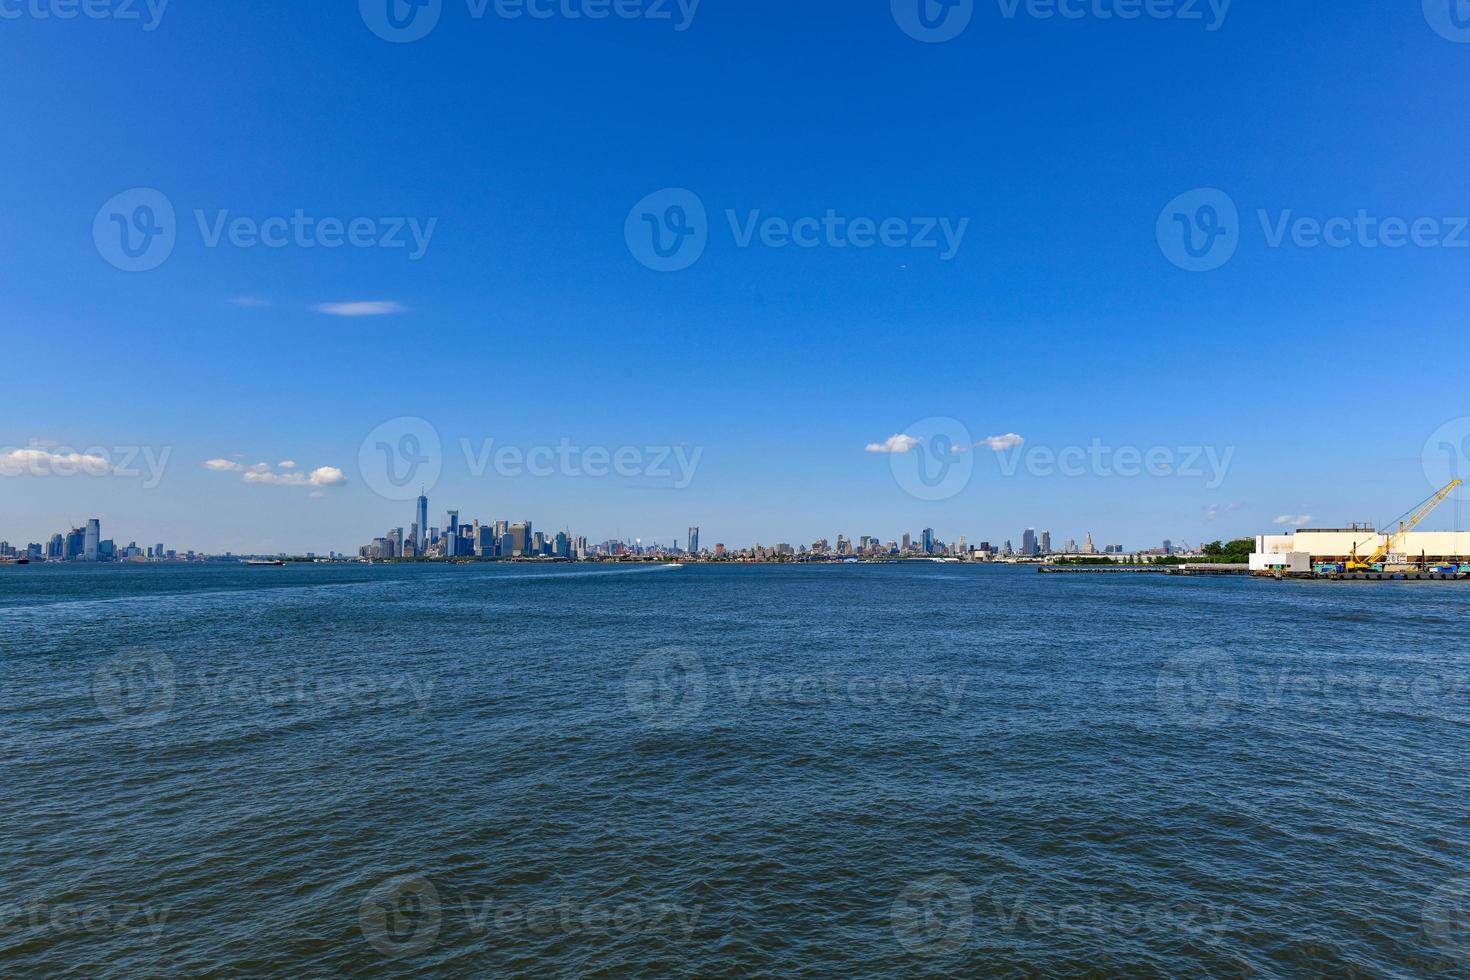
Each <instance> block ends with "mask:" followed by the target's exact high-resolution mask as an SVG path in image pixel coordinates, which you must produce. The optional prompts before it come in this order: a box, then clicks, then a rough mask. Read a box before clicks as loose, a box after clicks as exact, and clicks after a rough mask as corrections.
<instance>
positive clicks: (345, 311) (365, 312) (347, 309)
mask: <svg viewBox="0 0 1470 980" xmlns="http://www.w3.org/2000/svg"><path fill="white" fill-rule="evenodd" d="M312 309H314V310H316V311H317V312H318V313H326V314H328V315H330V316H387V315H389V314H391V313H403V312H406V310H405V308H404V306H403V304H401V303H395V302H393V301H392V300H360V301H358V302H354V303H318V304H317V305H316V306H313V307H312Z"/></svg>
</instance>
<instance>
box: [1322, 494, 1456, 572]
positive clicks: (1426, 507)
mask: <svg viewBox="0 0 1470 980" xmlns="http://www.w3.org/2000/svg"><path fill="white" fill-rule="evenodd" d="M1460 484H1461V481H1460V480H1451V481H1450V483H1449V486H1447V487H1445V488H1444V489H1443V490H1440V491H1439V492H1437V493H1435V494H1434V495H1433V496H1432V497H1430V498H1429V499H1428V500H1426V501H1424V503H1422V504H1420V505H1419V506H1418V507H1417V508H1416V509H1415V510H1414V511H1413V512H1412V513H1411V514H1408V515H1407V516H1406V517H1405V518H1404V519H1403V520H1401V521H1399V526H1398V529H1397V530H1391V531H1390V530H1385V531H1380V532H1379V533H1380V534H1382V535H1383V543H1382V544H1380V545H1379V546H1378V548H1377V550H1375V551H1374V552H1373V554H1372V555H1370V556H1369V557H1368V558H1366V559H1359V558H1358V549H1357V546H1356V545H1354V546H1353V558H1352V561H1350V562H1349V563H1348V568H1349V570H1352V571H1358V570H1361V569H1365V568H1370V567H1372V566H1373V565H1376V564H1378V563H1379V562H1381V561H1383V560H1384V559H1385V558H1387V557H1388V556H1389V555H1391V554H1393V553H1394V551H1395V550H1397V548H1398V546H1399V542H1401V541H1402V540H1403V539H1404V536H1405V535H1407V534H1408V533H1409V532H1410V531H1412V530H1414V528H1416V527H1418V526H1419V525H1420V524H1422V523H1423V522H1424V519H1425V518H1426V517H1428V516H1429V515H1430V514H1432V513H1434V510H1435V508H1436V507H1438V506H1439V505H1440V504H1442V503H1444V502H1445V501H1446V500H1447V499H1449V496H1450V494H1452V493H1454V492H1455V491H1456V490H1457V489H1459V487H1460Z"/></svg>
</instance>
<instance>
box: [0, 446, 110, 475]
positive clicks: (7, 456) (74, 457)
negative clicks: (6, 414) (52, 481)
mask: <svg viewBox="0 0 1470 980" xmlns="http://www.w3.org/2000/svg"><path fill="white" fill-rule="evenodd" d="M111 472H112V464H111V463H109V462H108V461H107V460H106V459H104V458H103V457H101V456H97V455H95V454H92V453H78V452H62V453H54V452H52V451H51V450H50V449H38V448H34V447H33V448H31V449H10V450H6V451H3V452H0V476H20V475H22V474H26V473H28V474H30V475H31V476H72V475H74V474H76V473H86V474H87V475H88V476H104V475H106V474H108V473H111Z"/></svg>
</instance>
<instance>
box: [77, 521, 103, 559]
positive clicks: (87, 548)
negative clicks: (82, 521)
mask: <svg viewBox="0 0 1470 980" xmlns="http://www.w3.org/2000/svg"><path fill="white" fill-rule="evenodd" d="M101 540H102V522H101V521H99V520H98V519H97V518H95V517H94V518H92V519H91V520H90V521H88V522H87V536H86V537H85V538H84V539H83V540H82V560H83V561H96V560H97V546H98V543H99V542H100V541H101Z"/></svg>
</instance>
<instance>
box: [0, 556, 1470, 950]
mask: <svg viewBox="0 0 1470 980" xmlns="http://www.w3.org/2000/svg"><path fill="white" fill-rule="evenodd" d="M1467 612H1470V586H1464V585H1455V584H1448V583H1445V584H1440V583H1418V584H1387V583H1383V584H1379V583H1364V584H1361V585H1330V584H1325V583H1324V584H1318V583H1267V582H1253V581H1247V580H1238V579H1217V580H1206V579H1164V578H1156V577H1153V576H1140V577H1133V576H1129V577H1107V576H1076V577H1071V576H1039V575H1036V574H1035V573H1034V572H1028V571H1024V570H1018V569H1004V568H982V567H970V566H952V565H945V566H937V565H935V566H874V567H851V566H844V567H806V568H802V567H791V568H788V567H759V568H708V567H691V568H686V569H682V570H663V569H658V570H643V569H631V570H624V569H621V568H620V569H606V568H570V567H566V566H558V567H555V568H548V569H542V568H526V567H460V568H447V567H420V568H395V567H371V568H369V567H288V568H248V569H247V568H240V567H218V568H213V567H211V568H202V567H193V568H188V567H153V568H148V567H143V568H93V569H78V568H49V567H40V566H31V567H29V568H0V654H3V655H0V799H3V803H4V806H3V821H0V884H3V886H4V887H3V890H0V915H3V919H0V974H5V975H43V974H44V975H62V976H89V977H90V976H142V975H181V974H183V975H196V974H215V975H261V974H275V975H286V976H320V975H341V974H348V973H352V974H360V973H365V974H387V973H394V974H399V973H401V974H407V973H428V974H434V975H444V976H472V975H474V976H488V975H510V974H534V975H545V976H553V975H556V976H560V975H601V976H612V975H644V976H665V975H672V976H680V975H684V976H693V975H700V976H712V975H721V974H727V975H728V974H741V975H764V976H781V977H788V976H819V975H843V976H854V977H880V976H890V975H925V974H928V975H966V976H974V975H1017V976H1033V975H1043V974H1044V975H1066V976H1076V975H1109V974H1128V975H1142V976H1148V975H1156V976H1165V975H1167V976H1184V975H1214V976H1250V975H1259V976H1297V975H1358V976H1418V975H1424V974H1432V973H1438V974H1442V975H1446V976H1454V975H1458V976H1466V975H1470V810H1467V808H1470V751H1467V749H1470V739H1467V736H1470V685H1467V681H1470V640H1467V635H1466V623H1467Z"/></svg>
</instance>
